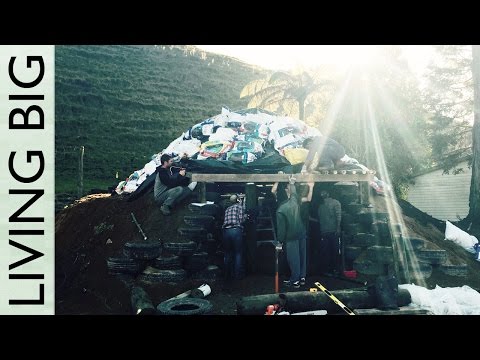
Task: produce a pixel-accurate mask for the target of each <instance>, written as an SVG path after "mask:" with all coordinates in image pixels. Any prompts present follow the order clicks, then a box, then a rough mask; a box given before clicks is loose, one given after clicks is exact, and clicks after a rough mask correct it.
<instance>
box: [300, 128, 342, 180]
mask: <svg viewBox="0 0 480 360" xmlns="http://www.w3.org/2000/svg"><path fill="white" fill-rule="evenodd" d="M303 147H304V148H305V149H308V155H307V158H306V159H305V163H304V165H303V167H302V172H307V171H310V170H319V169H333V168H334V167H338V166H341V165H342V164H343V161H342V160H341V159H342V158H343V157H344V156H345V148H344V147H343V146H342V145H341V144H339V143H338V142H336V141H335V140H333V139H330V138H328V137H326V136H314V137H311V138H307V139H305V141H304V142H303ZM317 154H318V164H317V165H315V164H314V159H315V155H317Z"/></svg>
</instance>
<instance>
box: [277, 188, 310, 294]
mask: <svg viewBox="0 0 480 360" xmlns="http://www.w3.org/2000/svg"><path fill="white" fill-rule="evenodd" d="M294 182H295V181H294V180H293V179H291V180H290V183H289V184H288V186H287V189H286V192H287V197H288V200H285V201H284V202H283V203H282V204H281V205H280V206H279V207H278V209H277V241H279V242H280V243H281V244H282V245H283V246H284V249H285V250H286V252H287V261H288V266H289V267H290V279H289V280H286V281H284V284H285V285H286V286H293V287H295V288H299V287H300V277H301V273H300V271H301V267H302V265H303V268H305V266H306V264H302V263H301V259H303V257H302V258H301V257H300V240H301V239H303V238H304V237H305V230H304V228H303V222H302V219H301V217H300V208H299V201H298V197H297V191H296V189H295V185H294Z"/></svg>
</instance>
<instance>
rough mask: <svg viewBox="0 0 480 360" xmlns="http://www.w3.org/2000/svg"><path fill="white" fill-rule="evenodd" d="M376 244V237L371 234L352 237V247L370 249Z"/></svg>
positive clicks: (359, 234)
mask: <svg viewBox="0 0 480 360" xmlns="http://www.w3.org/2000/svg"><path fill="white" fill-rule="evenodd" d="M376 244H377V237H376V236H375V235H373V234H366V233H358V234H356V235H354V236H353V241H352V245H353V246H358V247H370V246H374V245H376Z"/></svg>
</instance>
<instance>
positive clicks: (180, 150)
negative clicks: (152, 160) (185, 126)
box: [163, 135, 202, 157]
mask: <svg viewBox="0 0 480 360" xmlns="http://www.w3.org/2000/svg"><path fill="white" fill-rule="evenodd" d="M201 144H202V142H201V141H200V140H198V139H191V140H183V135H182V136H180V137H178V138H177V139H175V140H174V141H172V142H171V143H170V145H168V147H167V148H166V149H165V150H164V151H163V153H164V154H178V155H183V154H187V156H188V157H192V156H193V155H195V154H196V153H197V152H198V151H199V150H200V149H199V148H200V145H201Z"/></svg>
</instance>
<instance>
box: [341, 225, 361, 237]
mask: <svg viewBox="0 0 480 360" xmlns="http://www.w3.org/2000/svg"><path fill="white" fill-rule="evenodd" d="M343 229H344V230H345V232H346V233H347V234H350V235H354V234H358V233H361V232H362V225H361V224H358V223H351V224H345V226H344V227H343Z"/></svg>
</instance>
